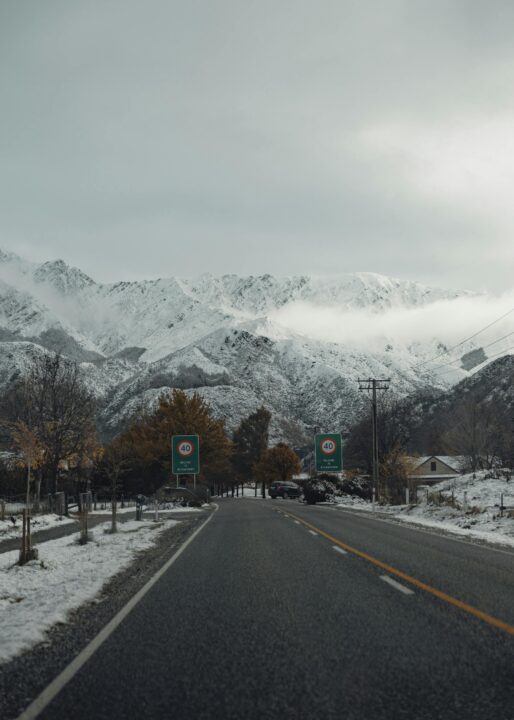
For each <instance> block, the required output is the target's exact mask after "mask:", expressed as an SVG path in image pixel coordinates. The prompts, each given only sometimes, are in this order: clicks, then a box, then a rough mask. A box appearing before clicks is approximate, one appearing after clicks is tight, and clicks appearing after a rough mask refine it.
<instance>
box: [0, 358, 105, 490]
mask: <svg viewBox="0 0 514 720" xmlns="http://www.w3.org/2000/svg"><path fill="white" fill-rule="evenodd" d="M0 411H1V414H2V416H3V417H4V418H5V419H8V420H10V421H11V422H14V423H15V422H20V421H21V422H24V423H25V425H26V426H27V427H28V428H30V430H31V431H32V432H34V433H35V435H36V436H37V438H38V440H39V442H40V443H41V445H42V446H43V447H44V449H45V456H44V463H42V465H41V469H40V474H39V481H38V485H40V482H41V472H42V471H43V470H44V471H45V472H46V475H47V480H48V481H49V489H50V491H51V492H55V491H56V489H57V479H58V474H59V468H60V466H61V464H62V462H63V461H65V460H69V459H70V458H72V457H73V456H77V455H78V454H80V451H81V448H82V447H83V445H84V438H85V437H86V436H90V435H91V434H94V431H95V412H96V405H95V399H94V397H93V395H92V393H91V392H90V391H89V390H88V389H87V388H86V387H85V385H84V383H83V381H82V378H81V374H80V368H79V366H78V365H77V363H74V362H70V361H69V360H66V359H65V358H64V357H63V356H62V355H59V354H57V355H42V356H40V357H37V358H35V359H34V361H33V363H32V365H31V367H30V368H29V371H28V373H27V374H26V375H25V376H24V377H22V378H21V379H20V380H18V382H17V383H16V384H15V385H14V387H13V388H12V389H11V391H10V392H9V393H8V394H7V397H6V398H5V399H4V402H3V403H2V407H1V410H0Z"/></svg>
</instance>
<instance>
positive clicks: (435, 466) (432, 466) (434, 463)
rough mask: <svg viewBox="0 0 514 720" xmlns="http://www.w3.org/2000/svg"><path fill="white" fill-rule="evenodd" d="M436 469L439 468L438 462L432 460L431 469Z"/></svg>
mask: <svg viewBox="0 0 514 720" xmlns="http://www.w3.org/2000/svg"><path fill="white" fill-rule="evenodd" d="M436 469H437V465H436V462H435V460H432V462H431V463H430V470H431V471H432V472H435V471H436Z"/></svg>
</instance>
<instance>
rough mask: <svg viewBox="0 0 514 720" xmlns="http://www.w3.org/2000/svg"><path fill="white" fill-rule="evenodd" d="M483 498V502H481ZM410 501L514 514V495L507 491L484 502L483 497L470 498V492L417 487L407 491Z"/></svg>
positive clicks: (500, 515) (493, 513) (417, 503)
mask: <svg viewBox="0 0 514 720" xmlns="http://www.w3.org/2000/svg"><path fill="white" fill-rule="evenodd" d="M481 500H482V502H481ZM409 501H410V502H412V504H414V505H421V504H425V505H436V506H438V507H441V506H447V507H453V508H455V509H456V510H462V511H464V512H472V511H473V510H474V511H475V512H488V513H491V514H492V515H493V516H496V515H499V517H504V515H508V516H514V495H507V494H506V493H502V492H500V493H498V499H497V502H496V503H494V502H493V503H491V502H488V503H483V499H481V498H477V499H474V498H472V497H471V498H469V497H468V493H467V492H466V491H464V492H463V493H462V496H461V494H460V493H459V495H458V496H457V494H456V493H455V490H454V489H452V490H446V491H442V490H435V491H434V490H430V489H429V488H428V487H417V488H415V489H414V491H411V492H410V493H409V492H408V491H407V492H406V503H407V504H409Z"/></svg>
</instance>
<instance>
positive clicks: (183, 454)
mask: <svg viewBox="0 0 514 720" xmlns="http://www.w3.org/2000/svg"><path fill="white" fill-rule="evenodd" d="M171 472H172V473H173V475H176V476H177V486H178V476H179V475H194V476H195V485H196V475H199V474H200V438H199V437H198V435H173V437H172V438H171Z"/></svg>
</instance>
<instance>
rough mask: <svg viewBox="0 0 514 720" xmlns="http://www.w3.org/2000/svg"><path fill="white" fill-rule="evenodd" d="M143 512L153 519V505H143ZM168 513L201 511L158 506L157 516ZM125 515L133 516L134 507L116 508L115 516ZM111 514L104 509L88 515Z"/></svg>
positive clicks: (165, 504) (178, 506)
mask: <svg viewBox="0 0 514 720" xmlns="http://www.w3.org/2000/svg"><path fill="white" fill-rule="evenodd" d="M143 511H144V515H145V517H149V518H150V517H151V518H153V514H154V512H155V508H154V506H153V505H144V506H143ZM170 512H173V513H191V512H193V513H194V512H201V509H200V508H194V507H182V506H181V505H176V506H173V505H172V504H171V503H164V504H162V505H159V515H160V514H161V513H170ZM127 513H132V514H133V515H135V513H136V508H135V506H134V505H133V506H132V507H129V508H118V509H117V510H116V515H117V516H118V515H126V514H127ZM111 514H112V510H111V508H110V507H109V508H105V509H104V510H91V513H90V515H91V516H92V517H93V516H96V515H108V516H109V517H110V516H111ZM77 517H78V516H77Z"/></svg>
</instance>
